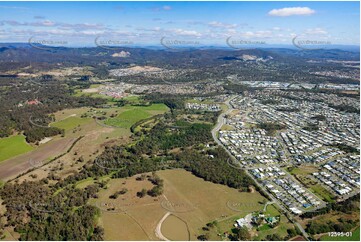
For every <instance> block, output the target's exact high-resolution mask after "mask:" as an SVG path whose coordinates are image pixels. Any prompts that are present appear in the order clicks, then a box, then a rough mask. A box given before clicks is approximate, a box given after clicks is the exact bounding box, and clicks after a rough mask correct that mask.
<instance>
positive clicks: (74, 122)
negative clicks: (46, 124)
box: [50, 116, 92, 131]
mask: <svg viewBox="0 0 361 242" xmlns="http://www.w3.org/2000/svg"><path fill="white" fill-rule="evenodd" d="M91 121H92V119H91V118H80V117H76V116H72V117H68V118H65V119H63V120H60V121H57V122H54V123H51V124H50V126H52V127H57V128H59V129H65V130H66V131H67V130H70V129H74V128H76V127H78V126H80V125H82V124H86V123H88V122H91Z"/></svg>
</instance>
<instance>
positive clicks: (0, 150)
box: [0, 135, 34, 162]
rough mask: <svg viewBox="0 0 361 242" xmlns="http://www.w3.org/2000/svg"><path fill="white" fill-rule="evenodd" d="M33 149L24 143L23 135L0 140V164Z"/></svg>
mask: <svg viewBox="0 0 361 242" xmlns="http://www.w3.org/2000/svg"><path fill="white" fill-rule="evenodd" d="M33 149H34V148H33V147H32V146H31V145H29V144H28V143H27V142H26V140H25V136H24V135H15V136H11V137H7V138H2V139H0V162H1V161H4V160H6V159H9V158H11V157H14V156H17V155H20V154H24V153H26V152H29V151H31V150H33Z"/></svg>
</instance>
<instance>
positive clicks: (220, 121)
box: [212, 95, 309, 240]
mask: <svg viewBox="0 0 361 242" xmlns="http://www.w3.org/2000/svg"><path fill="white" fill-rule="evenodd" d="M236 97H237V95H233V96H231V97H230V98H229V99H227V100H226V101H225V104H226V105H227V107H228V109H227V111H226V112H223V113H221V114H220V115H219V116H218V119H217V124H216V125H215V126H214V128H213V129H212V136H213V139H214V141H215V142H216V143H217V144H218V145H220V146H221V147H223V149H224V150H226V151H227V153H228V154H229V155H230V157H231V158H232V159H233V160H234V161H237V159H236V157H234V156H233V155H232V153H231V152H230V151H229V150H228V149H227V147H225V146H224V145H223V144H222V142H221V141H220V140H219V139H218V137H217V133H218V131H219V130H220V129H221V128H222V126H223V125H224V124H225V123H226V118H225V116H226V115H228V114H230V113H231V112H232V111H234V110H235V109H234V108H233V106H232V105H231V104H230V102H231V101H232V100H233V99H235V98H236ZM244 171H245V172H246V174H247V175H248V176H249V177H250V178H251V179H252V180H253V181H254V183H255V184H257V186H258V187H259V188H260V189H261V190H262V191H263V192H264V193H265V194H267V195H268V197H269V198H270V200H271V202H272V203H276V204H277V205H278V206H279V207H280V208H281V209H282V210H283V211H284V213H285V214H288V215H289V217H290V220H291V221H292V222H293V223H294V224H295V225H296V226H297V228H298V229H299V230H300V231H301V233H302V235H303V237H304V238H305V239H307V240H308V238H309V235H308V234H307V232H306V231H305V230H304V228H303V227H302V226H301V225H300V224H299V223H298V222H296V220H295V219H294V218H293V217H292V215H290V214H289V213H288V210H287V209H286V208H285V207H284V206H283V205H282V204H281V203H280V202H279V201H278V200H277V199H276V198H275V197H274V196H273V195H272V194H270V193H269V192H268V191H267V190H266V189H264V187H263V186H262V185H261V184H259V182H258V181H257V180H256V179H255V178H254V177H253V176H252V175H251V174H250V173H249V171H248V170H247V169H244Z"/></svg>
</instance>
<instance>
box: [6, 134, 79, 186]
mask: <svg viewBox="0 0 361 242" xmlns="http://www.w3.org/2000/svg"><path fill="white" fill-rule="evenodd" d="M74 140H75V138H71V137H69V138H63V139H54V140H52V141H49V142H48V143H46V144H43V145H41V146H40V147H39V148H37V149H36V150H33V151H31V152H28V153H26V154H23V155H19V156H17V157H14V158H11V159H8V160H5V161H2V162H1V163H0V180H3V181H7V180H10V179H12V178H15V177H16V176H17V175H19V174H21V173H23V172H25V171H27V170H29V169H31V168H33V166H32V165H31V163H30V161H32V162H36V163H38V162H44V161H46V160H47V159H49V158H51V157H55V156H57V155H60V154H62V153H63V152H65V151H66V150H67V149H68V148H69V147H70V146H71V144H72V143H73V141H74ZM33 164H34V163H33Z"/></svg>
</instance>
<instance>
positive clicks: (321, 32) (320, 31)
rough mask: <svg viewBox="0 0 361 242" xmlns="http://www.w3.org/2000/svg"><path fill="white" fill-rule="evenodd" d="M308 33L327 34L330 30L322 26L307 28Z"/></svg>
mask: <svg viewBox="0 0 361 242" xmlns="http://www.w3.org/2000/svg"><path fill="white" fill-rule="evenodd" d="M306 34H316V35H325V34H328V32H327V31H326V30H324V29H322V28H314V29H307V30H306Z"/></svg>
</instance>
